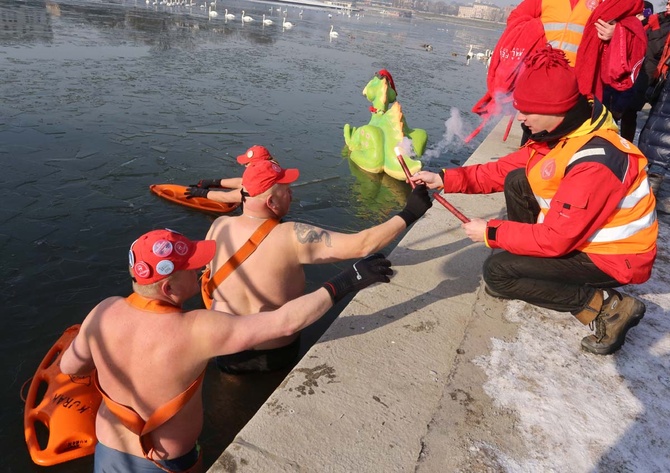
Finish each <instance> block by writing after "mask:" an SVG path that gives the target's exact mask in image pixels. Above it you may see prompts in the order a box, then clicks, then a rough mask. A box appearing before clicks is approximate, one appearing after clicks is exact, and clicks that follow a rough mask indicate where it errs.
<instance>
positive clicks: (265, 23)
mask: <svg viewBox="0 0 670 473" xmlns="http://www.w3.org/2000/svg"><path fill="white" fill-rule="evenodd" d="M272 23H274V21H272V20H269V19H268V20H266V19H265V13H263V24H264V25H271V24H272Z"/></svg>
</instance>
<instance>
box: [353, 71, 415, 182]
mask: <svg viewBox="0 0 670 473" xmlns="http://www.w3.org/2000/svg"><path fill="white" fill-rule="evenodd" d="M363 95H365V97H366V98H367V99H368V100H369V101H370V102H372V106H371V107H370V111H371V112H372V116H371V117H370V123H369V124H367V125H363V126H361V127H358V128H357V127H352V126H350V125H349V124H348V123H347V124H345V125H344V141H345V143H346V145H347V147H348V148H349V152H350V157H351V160H352V161H353V162H354V163H355V164H356V165H357V166H359V167H360V168H361V169H363V170H364V171H368V172H372V173H380V172H382V171H383V172H385V173H386V174H388V175H389V176H391V177H393V178H395V179H398V180H403V181H404V180H405V173H404V172H403V170H402V167H401V166H400V162H399V161H398V158H397V157H396V153H395V151H394V148H395V147H399V148H400V149H401V151H402V155H403V159H404V160H405V163H407V167H408V168H409V170H410V173H412V174H414V173H415V172H417V171H420V170H421V161H418V160H415V159H412V158H411V157H410V156H409V155H410V152H409V150H406V149H405V148H407V146H402V144H403V139H404V138H405V137H407V138H409V139H410V140H411V142H412V148H413V150H414V154H415V155H416V156H421V155H423V152H424V150H425V149H426V141H427V140H428V135H427V134H426V130H422V129H420V128H415V129H411V128H409V127H408V126H407V123H406V122H405V117H404V116H403V114H402V107H401V106H400V103H398V102H396V97H397V92H396V89H395V84H394V83H393V78H392V77H391V74H390V73H389V72H388V71H387V70H386V69H381V70H380V71H379V72H377V73H376V74H375V76H374V77H373V78H372V80H371V81H370V82H368V84H367V85H366V86H365V88H364V89H363ZM405 141H406V140H405Z"/></svg>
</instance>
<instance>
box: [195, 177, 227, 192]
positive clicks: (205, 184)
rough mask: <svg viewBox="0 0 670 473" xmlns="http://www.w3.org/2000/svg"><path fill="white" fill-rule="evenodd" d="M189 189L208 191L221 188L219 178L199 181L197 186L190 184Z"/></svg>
mask: <svg viewBox="0 0 670 473" xmlns="http://www.w3.org/2000/svg"><path fill="white" fill-rule="evenodd" d="M191 187H199V188H201V189H209V188H210V187H221V178H219V179H200V180H199V181H198V183H197V184H191Z"/></svg>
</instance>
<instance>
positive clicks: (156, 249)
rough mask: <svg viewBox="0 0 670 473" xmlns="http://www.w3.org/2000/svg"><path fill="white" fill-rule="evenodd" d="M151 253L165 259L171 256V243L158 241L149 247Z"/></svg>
mask: <svg viewBox="0 0 670 473" xmlns="http://www.w3.org/2000/svg"><path fill="white" fill-rule="evenodd" d="M151 251H152V252H153V253H154V254H155V255H156V256H160V257H161V258H165V257H167V256H170V255H171V254H172V243H170V242H169V241H167V240H158V241H157V242H155V243H154V245H153V246H152V247H151Z"/></svg>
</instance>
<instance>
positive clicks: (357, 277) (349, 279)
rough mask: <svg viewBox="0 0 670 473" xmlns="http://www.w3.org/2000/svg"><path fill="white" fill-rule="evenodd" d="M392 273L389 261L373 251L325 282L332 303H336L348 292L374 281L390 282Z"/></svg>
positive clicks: (364, 286)
mask: <svg viewBox="0 0 670 473" xmlns="http://www.w3.org/2000/svg"><path fill="white" fill-rule="evenodd" d="M391 274H393V270H392V269H391V262H390V261H389V260H387V259H386V257H385V256H384V255H383V254H381V253H375V254H372V255H370V256H366V257H365V258H363V259H360V260H358V261H356V262H355V263H354V264H353V265H352V266H351V268H349V269H345V270H344V271H342V272H341V273H340V274H338V275H337V276H335V277H334V278H331V279H329V280H328V281H326V282H325V284H324V285H323V287H325V288H326V290H327V291H328V293H329V294H330V297H331V298H332V299H333V304H337V303H338V302H339V301H341V300H342V298H343V297H344V296H346V295H347V294H349V293H350V292H354V291H360V290H361V289H364V288H366V287H368V286H369V285H371V284H374V283H376V282H390V281H391V280H390V279H389V276H390V275H391Z"/></svg>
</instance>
